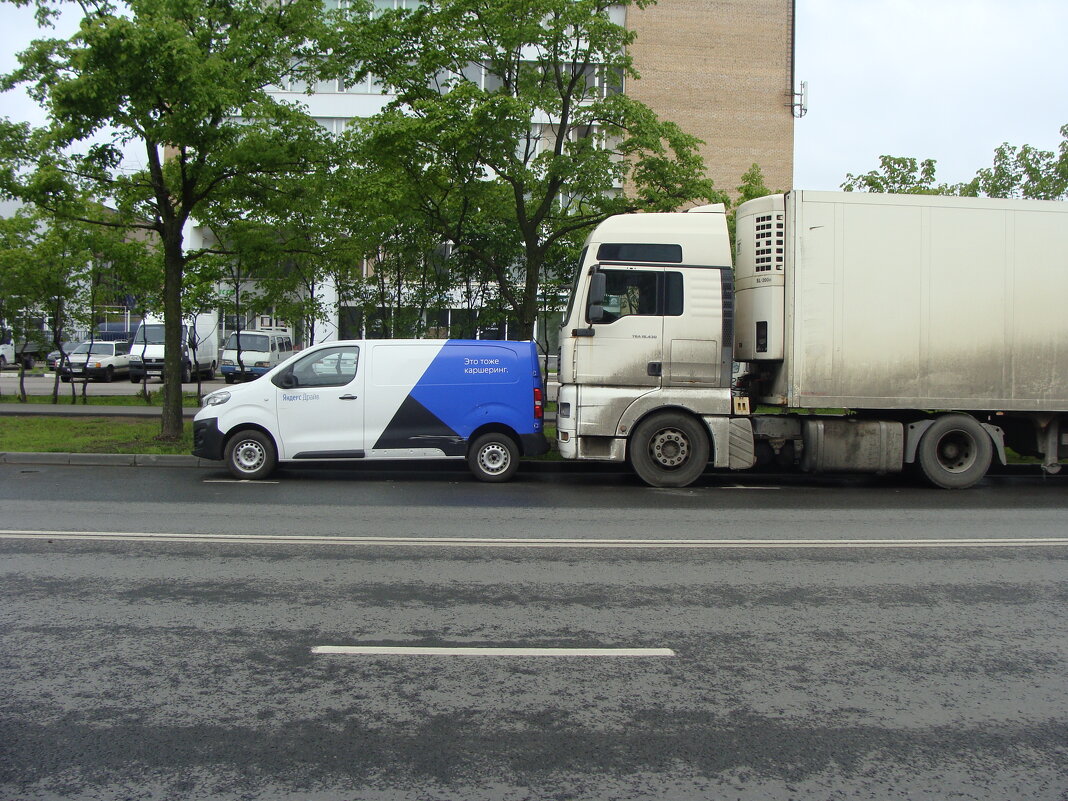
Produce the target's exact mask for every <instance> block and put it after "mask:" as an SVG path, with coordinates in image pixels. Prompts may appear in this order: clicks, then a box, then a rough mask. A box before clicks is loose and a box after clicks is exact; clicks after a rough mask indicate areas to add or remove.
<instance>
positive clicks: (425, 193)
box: [351, 0, 719, 337]
mask: <svg viewBox="0 0 1068 801" xmlns="http://www.w3.org/2000/svg"><path fill="white" fill-rule="evenodd" d="M638 4H639V5H644V2H639V3H638ZM618 5H619V4H618V3H615V2H609V0H540V2H537V3H531V2H527V1H526V0H522V1H521V0H430V2H427V3H424V4H421V5H419V7H418V8H416V9H415V10H398V11H392V12H386V13H383V14H381V15H380V16H379V17H378V18H377V19H376V20H374V22H373V26H372V27H373V29H374V31H375V33H374V35H372V36H371V37H370V39H369V41H371V42H374V43H376V44H377V48H376V49H374V50H369V51H366V52H364V53H363V62H362V68H363V69H365V70H367V71H369V72H370V73H372V74H375V75H380V76H386V78H387V80H388V83H389V85H390V86H391V87H392V89H393V90H395V91H396V93H397V99H396V102H394V103H393V104H392V105H391V106H390V107H389V108H387V109H386V110H385V111H384V112H383V113H381V114H379V115H377V116H376V117H374V118H373V119H370V120H367V121H366V122H365V123H362V124H358V125H355V126H353V129H352V134H351V142H352V146H353V154H354V155H353V163H354V164H355V165H357V170H363V171H368V170H369V171H374V172H377V173H378V174H379V175H381V176H383V178H382V179H381V180H380V184H382V185H389V186H397V185H404V186H405V187H406V191H404V192H401V193H400V196H401V199H402V200H403V202H406V203H408V204H409V208H410V209H411V210H412V211H413V213H415V214H418V215H419V216H421V218H422V220H423V221H424V226H425V227H426V229H427V230H428V231H430V232H432V233H433V234H434V235H435V237H436V238H437V239H438V240H439V242H445V241H448V242H452V243H453V254H454V256H453V259H454V261H453V262H452V263H453V264H454V265H463V266H466V267H468V268H470V269H472V270H475V271H477V272H478V273H480V274H481V275H482V276H485V277H487V278H489V279H491V280H492V281H493V282H494V283H495V285H496V287H497V289H498V292H499V295H500V299H501V301H502V303H503V306H504V309H506V310H507V312H508V313H509V314H510V315H511V316H512V317H513V318H514V319H515V320H517V321H518V323H519V332H518V333H519V336H522V337H530V336H531V334H532V331H533V326H534V323H535V319H536V317H537V314H538V306H539V295H540V294H541V293H540V291H539V290H540V288H541V287H542V285H543V283H545V282H546V281H549V282H551V281H553V280H555V277H554V276H553V275H552V273H553V272H554V271H558V270H560V269H561V266H560V264H559V262H560V261H561V257H560V256H559V251H560V248H561V245H562V244H563V243H567V244H568V245H569V248H568V257H567V258H564V259H562V261H564V262H566V263H567V264H568V265H570V264H572V263H573V255H574V243H575V242H576V241H577V240H578V239H580V238H581V235H582V234H583V233H584V232H585V231H586V230H588V229H589V228H590V227H591V226H593V225H595V224H596V223H598V222H600V221H601V220H603V219H604V218H605V217H607V216H609V215H611V214H616V213H622V212H629V211H637V210H669V209H675V208H677V207H679V206H682V205H686V204H687V203H690V202H692V201H694V200H711V199H714V198H718V197H719V195H718V194H717V193H716V192H715V191H714V190H713V188H712V182H711V181H710V180H708V179H707V178H706V177H705V170H704V164H703V162H702V160H701V157H700V156H699V154H698V152H697V146H698V144H699V141H698V140H697V139H695V138H694V137H692V136H689V135H687V134H685V133H684V132H683V131H682V130H681V129H680V128H679V127H678V126H677V125H675V124H673V123H670V122H664V121H661V120H659V119H657V117H656V115H655V114H654V113H653V112H652V111H651V110H650V109H649V108H647V107H646V106H644V105H642V104H641V103H639V102H637V101H635V100H634V99H633V98H632V97H629V96H627V95H624V94H622V93H621V89H622V85H623V81H625V80H636V79H637V78H638V76H637V74H636V73H635V71H634V69H633V67H632V65H631V61H630V58H629V56H628V54H627V45H628V44H630V42H631V41H632V40H633V34H632V33H631V32H628V31H627V30H626V29H625V28H624V27H623V26H621V25H618V24H616V23H615V22H613V21H612V16H611V11H610V9H611V8H612V7H613V6H618ZM360 180H361V182H362V183H363V184H365V185H366V184H367V183H368V179H367V178H366V177H364V178H362V179H360ZM370 200H373V198H370ZM471 281H474V282H476V283H479V282H480V279H479V278H477V277H476V276H474V275H470V274H467V275H460V276H458V283H463V282H471Z"/></svg>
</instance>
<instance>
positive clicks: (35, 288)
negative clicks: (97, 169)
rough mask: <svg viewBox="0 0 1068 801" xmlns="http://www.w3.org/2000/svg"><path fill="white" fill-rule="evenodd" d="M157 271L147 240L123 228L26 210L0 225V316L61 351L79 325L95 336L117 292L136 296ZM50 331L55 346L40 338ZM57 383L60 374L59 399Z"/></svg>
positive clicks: (96, 211)
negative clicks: (0, 291) (0, 290)
mask: <svg viewBox="0 0 1068 801" xmlns="http://www.w3.org/2000/svg"><path fill="white" fill-rule="evenodd" d="M82 216H84V217H86V218H95V219H98V220H106V219H107V218H108V217H110V216H111V214H110V212H109V211H108V210H107V209H103V208H99V207H97V208H93V207H92V206H89V207H86V208H84V209H83V211H82ZM153 266H154V265H153V260H152V258H151V255H150V253H149V252H148V251H147V250H146V248H145V245H144V243H143V242H139V241H136V240H129V239H126V238H125V237H124V236H123V235H122V233H121V231H120V230H119V229H116V228H112V227H109V226H105V225H100V224H95V223H90V222H82V221H72V220H70V219H54V218H52V217H50V216H49V215H46V214H43V213H42V212H41V211H40V210H39V209H35V208H33V207H29V206H27V207H24V208H22V209H20V210H19V211H18V212H16V214H14V215H13V216H12V217H10V218H7V219H3V220H0V285H2V286H3V287H4V288H5V291H4V293H3V297H2V298H0V317H2V318H3V319H5V320H7V321H8V322H9V323H10V324H11V325H12V326H13V328H14V329H15V331H14V333H15V334H16V336H17V340H16V341H17V342H20V343H21V342H33V344H35V345H37V346H40V347H45V346H49V347H50V346H54V347H55V348H57V349H60V348H61V347H62V343H63V342H64V341H65V340H67V339H69V338H70V332H71V329H72V328H74V327H77V328H78V329H83V330H88V331H89V332H90V337H92V335H93V334H92V332H93V331H94V330H95V326H96V323H97V321H98V311H99V308H100V307H101V306H103V305H105V304H108V303H112V302H114V300H115V293H116V292H117V291H121V292H129V291H134V292H136V291H137V289H138V287H140V286H143V285H145V284H146V283H148V282H151V281H152V280H153V279H155V278H156V277H157V273H155V272H154V271H153ZM120 288H121V289H120ZM46 331H47V332H50V335H51V336H50V339H49V341H47V342H45V341H34V340H35V338H39V337H42V336H44V333H45V332H46ZM23 377H24V376H23V375H20V387H19V392H20V395H22V396H23V398H24V397H25V389H24V387H23V386H22V378H23ZM58 386H59V378H58V374H57V377H56V382H55V384H54V385H53V390H52V398H53V402H55V401H56V400H57V397H58ZM73 389H74V388H73V387H72V390H73ZM72 395H73V391H72Z"/></svg>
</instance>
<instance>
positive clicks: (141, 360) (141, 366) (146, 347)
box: [130, 314, 219, 384]
mask: <svg viewBox="0 0 1068 801" xmlns="http://www.w3.org/2000/svg"><path fill="white" fill-rule="evenodd" d="M181 345H182V352H181V364H182V383H183V384H187V383H189V382H190V381H192V380H193V371H194V370H196V369H197V368H198V367H199V369H200V373H201V375H203V376H205V377H207V378H209V379H210V378H214V377H215V368H216V367H217V366H218V358H219V322H218V319H217V318H216V316H215V315H214V314H198V315H196V317H195V319H194V320H193V326H189V325H188V324H187V323H186V322H185V321H183V322H182V340H181ZM163 363H164V331H163V318H162V317H156V316H152V315H149V316H147V317H145V319H144V320H142V321H141V323H140V324H139V325H138V326H137V330H136V331H135V332H134V337H133V341H132V342H131V344H130V381H132V382H134V383H138V382H140V381H143V380H144V379H145V378H146V377H147V378H153V377H157V376H158V377H159V378H163Z"/></svg>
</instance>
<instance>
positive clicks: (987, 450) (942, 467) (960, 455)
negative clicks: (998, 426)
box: [916, 414, 994, 489]
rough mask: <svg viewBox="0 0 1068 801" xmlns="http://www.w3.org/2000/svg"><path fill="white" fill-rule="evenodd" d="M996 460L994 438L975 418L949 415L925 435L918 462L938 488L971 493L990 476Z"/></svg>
mask: <svg viewBox="0 0 1068 801" xmlns="http://www.w3.org/2000/svg"><path fill="white" fill-rule="evenodd" d="M993 457H994V445H993V443H992V442H991V441H990V435H989V434H987V433H986V431H985V430H984V429H983V427H982V426H981V425H979V422H978V421H977V420H976V419H975V418H974V417H971V416H969V415H966V414H947V415H945V416H943V417H939V418H938V419H937V420H935V421H934V423H933V424H932V425H931V427H930V428H928V429H927V431H925V432H924V434H923V437H922V438H921V439H920V445H919V449H918V451H917V454H916V461H917V463H918V464H919V466H920V471H921V472H922V473H923V475H924V478H926V479H927V480H928V481H929V482H930V483H931V484H933V485H934V486H936V487H942V488H943V489H967V488H968V487H971V486H972V485H974V484H976V483H977V482H978V481H979V480H981V479H982V478H983V476H985V475H986V471H987V470H989V469H990V462H991V460H992V459H993Z"/></svg>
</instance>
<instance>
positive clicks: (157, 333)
mask: <svg viewBox="0 0 1068 801" xmlns="http://www.w3.org/2000/svg"><path fill="white" fill-rule="evenodd" d="M134 343H135V344H138V345H162V344H163V326H162V325H160V324H158V323H156V324H152V325H144V324H142V325H139V326H138V327H137V333H136V334H134Z"/></svg>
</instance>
